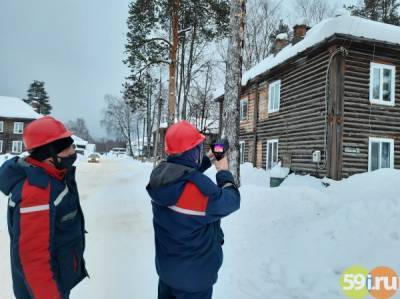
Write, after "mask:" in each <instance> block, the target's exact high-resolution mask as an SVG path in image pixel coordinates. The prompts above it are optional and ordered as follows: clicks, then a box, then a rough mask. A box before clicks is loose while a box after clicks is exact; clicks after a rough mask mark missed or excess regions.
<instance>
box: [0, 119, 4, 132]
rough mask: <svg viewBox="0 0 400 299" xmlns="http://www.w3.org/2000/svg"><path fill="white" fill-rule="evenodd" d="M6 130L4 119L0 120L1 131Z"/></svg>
mask: <svg viewBox="0 0 400 299" xmlns="http://www.w3.org/2000/svg"><path fill="white" fill-rule="evenodd" d="M3 132H4V121H0V133H3Z"/></svg>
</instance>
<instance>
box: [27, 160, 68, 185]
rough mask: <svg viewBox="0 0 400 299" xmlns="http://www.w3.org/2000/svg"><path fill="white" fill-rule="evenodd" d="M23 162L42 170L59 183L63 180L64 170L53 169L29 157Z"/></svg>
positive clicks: (65, 172)
mask: <svg viewBox="0 0 400 299" xmlns="http://www.w3.org/2000/svg"><path fill="white" fill-rule="evenodd" d="M25 161H26V162H27V163H29V164H31V165H33V166H36V167H39V168H41V169H43V170H44V171H45V172H46V173H47V174H48V175H50V176H52V177H54V178H56V179H58V180H60V181H61V180H63V179H64V178H65V176H66V174H67V170H66V169H63V170H59V169H57V168H55V167H54V166H51V165H49V164H47V163H43V162H40V161H37V160H35V159H33V158H31V157H26V158H25Z"/></svg>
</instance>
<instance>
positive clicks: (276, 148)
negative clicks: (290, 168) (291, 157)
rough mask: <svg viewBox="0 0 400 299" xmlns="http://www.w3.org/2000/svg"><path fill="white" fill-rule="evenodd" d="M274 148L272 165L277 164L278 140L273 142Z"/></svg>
mask: <svg viewBox="0 0 400 299" xmlns="http://www.w3.org/2000/svg"><path fill="white" fill-rule="evenodd" d="M273 145H274V147H273V148H274V150H273V163H274V166H275V165H276V164H278V142H274V144H273Z"/></svg>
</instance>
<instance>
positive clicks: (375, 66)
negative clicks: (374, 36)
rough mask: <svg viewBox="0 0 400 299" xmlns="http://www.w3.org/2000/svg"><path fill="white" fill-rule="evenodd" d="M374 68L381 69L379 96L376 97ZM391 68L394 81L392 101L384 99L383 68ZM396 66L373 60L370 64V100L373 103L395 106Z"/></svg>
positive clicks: (391, 94)
mask: <svg viewBox="0 0 400 299" xmlns="http://www.w3.org/2000/svg"><path fill="white" fill-rule="evenodd" d="M374 68H377V69H379V70H380V84H379V98H376V99H374V77H373V75H374ZM385 69H387V70H390V71H391V72H392V82H391V84H390V85H391V87H392V89H391V91H390V102H387V101H384V100H383V70H385ZM395 83H396V67H395V66H394V65H388V64H381V63H375V62H371V66H370V76H369V101H370V102H371V103H372V104H377V105H384V106H394V105H395V92H396V86H395Z"/></svg>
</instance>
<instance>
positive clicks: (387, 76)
mask: <svg viewBox="0 0 400 299" xmlns="http://www.w3.org/2000/svg"><path fill="white" fill-rule="evenodd" d="M391 92H392V71H391V70H389V69H383V100H384V101H386V102H390V100H391Z"/></svg>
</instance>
